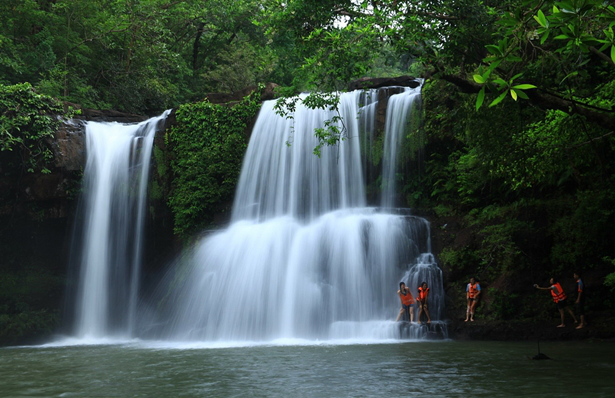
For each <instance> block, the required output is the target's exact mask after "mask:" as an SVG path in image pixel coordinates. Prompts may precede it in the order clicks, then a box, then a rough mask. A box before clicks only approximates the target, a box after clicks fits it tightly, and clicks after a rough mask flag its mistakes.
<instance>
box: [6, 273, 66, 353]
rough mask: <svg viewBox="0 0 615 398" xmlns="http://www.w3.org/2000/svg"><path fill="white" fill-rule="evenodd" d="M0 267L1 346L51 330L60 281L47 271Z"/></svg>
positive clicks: (57, 315)
mask: <svg viewBox="0 0 615 398" xmlns="http://www.w3.org/2000/svg"><path fill="white" fill-rule="evenodd" d="M9 263H10V261H9V262H8V263H7V264H5V265H4V266H2V267H0V345H2V344H15V343H17V342H20V341H24V340H25V339H31V338H34V337H36V336H41V335H45V334H49V333H51V332H52V331H53V330H55V329H56V328H57V327H58V324H59V314H58V311H57V310H56V309H55V308H54V307H55V306H57V305H58V303H56V302H55V300H50V299H52V298H54V297H56V298H57V297H60V296H61V291H62V290H63V287H64V286H63V280H62V279H61V278H59V277H57V276H55V275H53V274H51V273H50V272H49V271H47V270H44V269H40V268H38V269H37V268H33V267H26V268H25V269H20V270H11V269H9Z"/></svg>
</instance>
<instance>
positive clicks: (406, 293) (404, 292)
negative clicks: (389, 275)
mask: <svg viewBox="0 0 615 398" xmlns="http://www.w3.org/2000/svg"><path fill="white" fill-rule="evenodd" d="M397 295H398V296H399V299H400V300H401V309H400V310H399V314H398V315H397V319H396V320H395V322H399V320H400V319H401V317H402V316H403V315H404V314H408V319H409V320H410V322H414V308H413V307H414V297H412V294H411V293H410V289H406V284H405V283H404V282H399V290H398V291H397Z"/></svg>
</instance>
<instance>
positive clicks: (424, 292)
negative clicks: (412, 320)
mask: <svg viewBox="0 0 615 398" xmlns="http://www.w3.org/2000/svg"><path fill="white" fill-rule="evenodd" d="M427 293H429V288H427V289H425V290H423V287H422V286H420V287H419V300H421V301H422V300H425V299H426V298H427Z"/></svg>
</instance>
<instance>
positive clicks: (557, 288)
mask: <svg viewBox="0 0 615 398" xmlns="http://www.w3.org/2000/svg"><path fill="white" fill-rule="evenodd" d="M549 283H551V287H540V286H538V285H536V284H535V285H534V287H535V288H536V289H540V290H550V291H551V295H552V296H553V301H554V302H555V304H556V305H557V309H558V310H559V314H560V317H561V320H562V321H561V323H560V324H559V325H557V327H558V328H563V327H565V326H566V325H565V323H564V310H566V311H568V313H569V314H570V315H571V316H572V319H574V323H578V321H577V317H576V316H574V312H572V310H571V309H570V306H568V303H567V302H566V293H564V289H562V285H560V284H559V282H557V281H556V280H555V278H551V279H550V280H549Z"/></svg>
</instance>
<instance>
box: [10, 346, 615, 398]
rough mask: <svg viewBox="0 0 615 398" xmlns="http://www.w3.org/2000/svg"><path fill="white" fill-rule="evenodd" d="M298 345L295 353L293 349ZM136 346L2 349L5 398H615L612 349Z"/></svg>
mask: <svg viewBox="0 0 615 398" xmlns="http://www.w3.org/2000/svg"><path fill="white" fill-rule="evenodd" d="M287 344H290V345H287ZM241 345H242V346H240V345H239V344H237V345H236V346H233V344H232V343H230V344H228V343H221V344H218V345H216V344H212V343H208V344H199V343H186V344H181V343H168V342H160V343H156V342H143V341H133V342H125V343H120V344H98V345H69V346H62V345H60V346H57V345H49V346H41V347H15V348H4V349H1V350H0V384H1V386H2V387H1V388H0V391H1V393H0V395H1V396H2V397H205V396H207V397H272V396H295V397H390V396H431V397H461V396H464V397H465V396H467V397H469V396H485V397H486V396H498V397H513V396H515V397H517V396H536V397H537V396H543V397H545V396H552V397H567V396H575V397H584V396H595V397H596V396H597V397H601V396H602V397H607V396H608V397H611V396H613V391H614V388H615V378H614V376H615V359H613V358H614V356H613V354H615V345H614V344H612V343H572V342H565V343H561V342H557V343H553V342H545V343H542V344H541V347H540V348H541V351H542V352H543V353H545V354H547V355H548V356H550V357H551V358H553V360H544V361H534V360H529V359H528V357H531V356H533V355H535V354H536V353H537V346H536V344H535V343H496V342H453V341H444V342H442V341H432V342H426V341H413V342H399V341H398V342H389V343H383V344H351V343H344V344H330V343H326V344H325V343H322V344H319V343H314V342H309V343H306V344H303V343H301V342H287V343H284V342H282V343H280V342H277V343H276V345H249V344H247V343H242V344H241Z"/></svg>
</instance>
